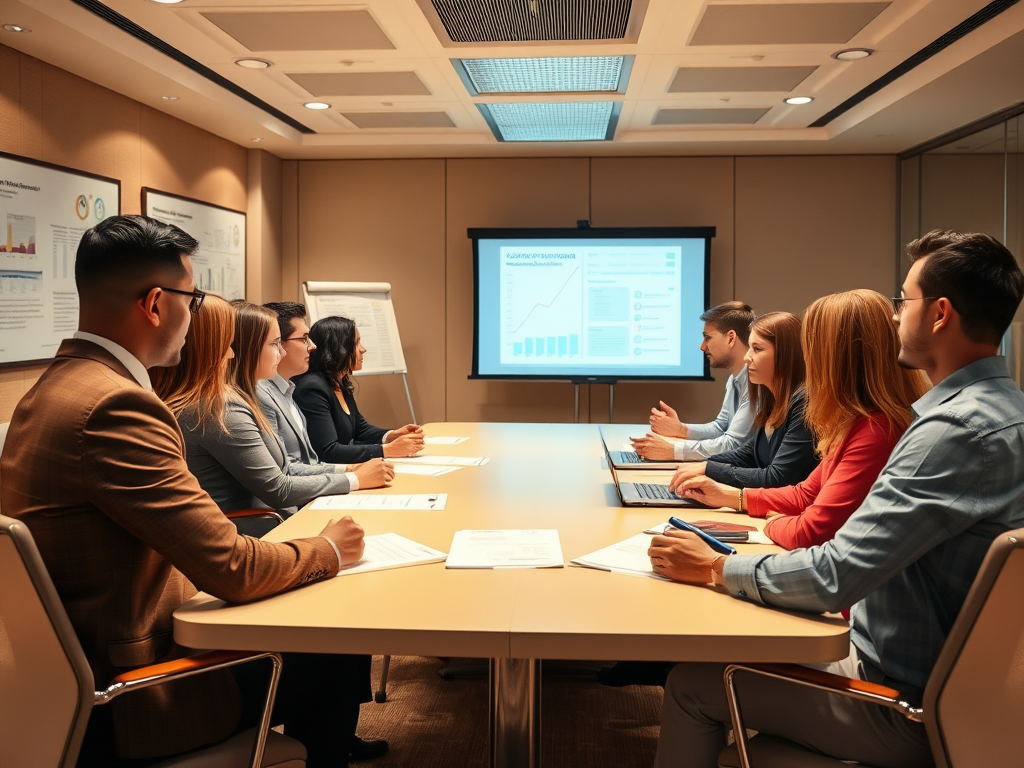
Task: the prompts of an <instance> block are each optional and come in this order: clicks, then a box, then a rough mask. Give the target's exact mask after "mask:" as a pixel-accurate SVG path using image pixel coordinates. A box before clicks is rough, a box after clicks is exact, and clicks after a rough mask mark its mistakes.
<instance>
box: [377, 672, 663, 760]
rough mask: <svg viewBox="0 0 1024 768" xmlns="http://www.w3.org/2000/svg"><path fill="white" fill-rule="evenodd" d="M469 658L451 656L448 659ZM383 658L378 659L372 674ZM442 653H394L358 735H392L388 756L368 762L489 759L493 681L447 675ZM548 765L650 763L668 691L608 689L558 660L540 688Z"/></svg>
mask: <svg viewBox="0 0 1024 768" xmlns="http://www.w3.org/2000/svg"><path fill="white" fill-rule="evenodd" d="M468 661H470V660H464V659H452V660H450V661H449V662H448V663H455V664H458V663H466V662H468ZM380 665H381V658H380V657H379V656H377V657H374V665H373V680H374V685H376V682H377V680H379V679H380ZM442 666H444V664H443V663H442V662H441V660H439V659H436V658H421V657H418V656H396V657H392V659H391V671H390V673H389V677H388V691H387V694H388V695H387V701H386V702H384V703H381V704H377V703H374V702H370V703H368V704H364V705H363V707H362V712H361V714H360V718H359V735H360V736H362V737H363V738H366V739H387V740H388V742H389V743H390V745H391V751H390V753H389V754H388V755H386V756H385V757H382V758H379V759H377V760H373V761H367V762H365V763H359V765H365V766H367V768H394V767H397V766H402V767H403V768H406V767H408V768H442V766H443V767H444V768H460V767H461V766H467V767H470V766H480V767H481V768H483V767H484V766H487V765H488V748H489V746H488V744H489V743H488V736H487V721H488V707H487V679H486V677H481V678H479V679H469V680H455V681H445V680H442V679H441V678H440V677H439V676H438V671H439V670H440V669H441V667H442ZM541 691H542V694H541V763H542V764H543V766H544V768H590V767H593V768H604V767H605V766H608V767H611V766H615V767H616V768H634V766H635V768H650V766H651V765H653V763H654V751H655V747H656V745H657V741H658V723H659V719H660V715H661V699H662V689H661V688H658V687H653V686H631V687H628V688H607V687H605V686H602V685H601V684H599V683H598V682H597V680H596V679H595V678H594V677H593V676H592V675H589V676H588V675H583V676H581V675H572V674H566V673H564V672H562V671H560V670H559V668H558V667H557V666H556V665H551V666H550V667H549V669H548V671H545V673H544V677H543V682H542V688H541Z"/></svg>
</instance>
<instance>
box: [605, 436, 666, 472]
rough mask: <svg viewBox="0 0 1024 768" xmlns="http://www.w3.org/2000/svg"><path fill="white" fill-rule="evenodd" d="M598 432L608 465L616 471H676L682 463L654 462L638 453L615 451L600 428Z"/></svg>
mask: <svg viewBox="0 0 1024 768" xmlns="http://www.w3.org/2000/svg"><path fill="white" fill-rule="evenodd" d="M597 431H598V432H599V433H600V435H601V442H603V443H604V450H605V453H607V454H608V463H609V464H611V465H612V466H613V467H615V468H616V469H675V468H676V467H678V466H679V465H680V464H681V463H682V462H679V461H675V460H671V459H670V460H666V461H652V460H650V459H645V458H644V457H643V456H640V455H639V454H637V452H636V451H613V450H612V449H610V448H609V447H608V441H607V440H605V439H604V432H603V431H602V430H601V427H600V426H599V427H598V428H597Z"/></svg>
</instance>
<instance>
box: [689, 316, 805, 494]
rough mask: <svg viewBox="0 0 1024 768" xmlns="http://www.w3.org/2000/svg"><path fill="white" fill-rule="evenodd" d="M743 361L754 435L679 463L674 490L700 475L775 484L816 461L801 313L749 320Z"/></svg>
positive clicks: (741, 483) (792, 481) (797, 476)
mask: <svg viewBox="0 0 1024 768" xmlns="http://www.w3.org/2000/svg"><path fill="white" fill-rule="evenodd" d="M746 361H747V381H748V383H749V387H750V407H751V408H752V409H753V411H754V426H755V427H756V428H757V431H756V432H755V433H754V437H753V439H751V441H750V442H748V443H747V444H746V445H743V446H741V447H739V448H737V449H736V450H733V451H729V452H727V453H720V454H718V455H716V456H712V457H711V458H709V459H708V460H707V461H695V462H690V463H686V464H682V465H681V466H680V467H679V469H678V470H676V473H675V475H674V476H673V478H672V482H671V483H670V487H671V488H672V490H673V491H678V490H679V489H681V487H682V485H683V483H684V482H686V481H687V480H689V479H690V478H693V477H699V476H700V475H707V476H708V477H710V478H711V479H712V480H715V481H717V482H719V483H725V484H726V485H731V486H732V487H734V488H779V487H781V486H784V485H796V484H797V483H799V482H802V481H803V480H806V479H807V476H808V475H810V474H811V472H812V471H813V470H814V468H815V467H817V466H818V457H817V455H815V452H814V441H813V439H812V437H811V433H810V431H809V430H808V428H807V425H806V424H804V400H805V391H804V376H805V369H804V356H803V351H802V349H801V346H800V318H798V317H796V316H795V315H791V314H790V313H789V312H769V313H768V314H766V315H761V316H760V317H759V318H757V319H756V320H754V322H753V323H752V324H751V326H750V349H749V350H748V351H747V356H746Z"/></svg>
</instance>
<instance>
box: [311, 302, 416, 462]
mask: <svg viewBox="0 0 1024 768" xmlns="http://www.w3.org/2000/svg"><path fill="white" fill-rule="evenodd" d="M309 338H310V340H311V341H312V342H313V343H314V344H316V349H314V350H313V351H312V352H311V353H310V355H309V373H307V374H305V375H303V376H300V377H299V378H296V379H294V381H295V393H294V394H293V397H294V398H295V402H296V403H297V404H298V406H299V408H300V409H302V412H303V414H304V415H305V416H306V427H307V429H308V431H309V440H310V442H311V443H312V444H313V450H315V451H316V453H317V455H318V456H319V457H320V458H321V459H322V460H323V461H328V462H331V463H335V464H354V463H357V462H361V461H367V460H368V459H374V458H378V457H385V458H398V457H402V456H413V455H415V454H416V453H418V452H419V451H420V449H421V448H423V430H422V429H420V428H419V427H418V426H416V425H415V424H406V425H405V426H404V427H400V428H399V429H393V430H390V431H389V430H386V429H382V428H381V427H375V426H373V425H372V424H370V423H369V422H368V421H367V420H366V419H364V418H363V415H362V414H361V413H360V412H359V408H357V407H356V399H355V396H354V395H353V386H352V374H353V373H354V372H355V371H358V370H359V369H361V368H362V367H363V355H364V354H365V353H366V348H365V347H363V345H362V343H361V339H360V336H359V329H358V328H356V324H355V323H354V322H352V321H351V320H350V319H348V318H347V317H325V318H323V319H322V320H317V321H316V322H315V323H313V327H312V328H310V329H309Z"/></svg>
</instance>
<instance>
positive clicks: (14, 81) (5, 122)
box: [0, 45, 25, 155]
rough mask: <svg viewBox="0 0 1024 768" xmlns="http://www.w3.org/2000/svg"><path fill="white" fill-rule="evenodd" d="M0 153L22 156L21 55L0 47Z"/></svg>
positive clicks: (11, 49)
mask: <svg viewBox="0 0 1024 768" xmlns="http://www.w3.org/2000/svg"><path fill="white" fill-rule="evenodd" d="M0 72H3V73H4V74H3V77H0V152H10V153H12V154H17V155H24V154H25V153H24V152H23V151H22V149H21V55H20V54H19V53H18V52H17V51H16V50H14V49H13V48H8V47H6V46H3V45H0Z"/></svg>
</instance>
